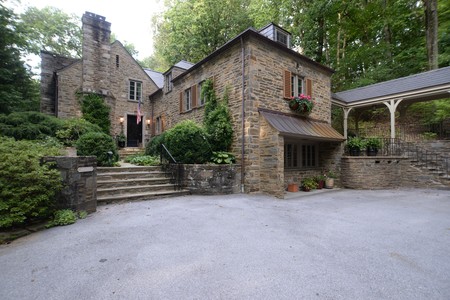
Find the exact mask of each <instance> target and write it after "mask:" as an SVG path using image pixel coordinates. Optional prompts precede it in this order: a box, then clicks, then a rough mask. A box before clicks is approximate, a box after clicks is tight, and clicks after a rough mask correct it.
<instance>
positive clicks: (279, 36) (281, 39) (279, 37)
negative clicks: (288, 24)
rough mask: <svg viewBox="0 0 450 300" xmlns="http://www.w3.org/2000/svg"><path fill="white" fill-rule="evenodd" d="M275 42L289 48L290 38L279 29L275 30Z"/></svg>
mask: <svg viewBox="0 0 450 300" xmlns="http://www.w3.org/2000/svg"><path fill="white" fill-rule="evenodd" d="M275 40H276V41H277V42H278V43H280V44H283V45H285V46H286V47H289V36H288V35H287V34H286V33H284V32H282V31H281V30H279V29H275Z"/></svg>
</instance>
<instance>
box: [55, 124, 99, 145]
mask: <svg viewBox="0 0 450 300" xmlns="http://www.w3.org/2000/svg"><path fill="white" fill-rule="evenodd" d="M101 131H102V129H101V128H100V127H99V126H98V125H97V124H92V123H91V122H88V121H86V120H85V119H79V118H72V119H67V120H64V122H63V124H62V128H61V129H60V130H58V131H56V137H57V138H58V140H60V141H61V142H62V143H63V144H64V145H66V146H73V145H74V144H75V142H76V141H77V140H78V139H79V138H80V136H82V135H83V134H85V133H88V132H101Z"/></svg>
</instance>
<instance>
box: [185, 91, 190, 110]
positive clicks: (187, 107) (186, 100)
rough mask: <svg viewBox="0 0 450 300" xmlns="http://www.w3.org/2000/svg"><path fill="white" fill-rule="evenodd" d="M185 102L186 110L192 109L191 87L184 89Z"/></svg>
mask: <svg viewBox="0 0 450 300" xmlns="http://www.w3.org/2000/svg"><path fill="white" fill-rule="evenodd" d="M184 104H185V107H184V109H185V111H188V110H191V109H192V92H191V89H190V88H189V89H187V90H185V91H184Z"/></svg>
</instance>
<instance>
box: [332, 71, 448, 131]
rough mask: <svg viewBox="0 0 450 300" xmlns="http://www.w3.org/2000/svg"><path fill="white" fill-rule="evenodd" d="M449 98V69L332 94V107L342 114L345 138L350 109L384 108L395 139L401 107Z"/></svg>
mask: <svg viewBox="0 0 450 300" xmlns="http://www.w3.org/2000/svg"><path fill="white" fill-rule="evenodd" d="M449 97H450V67H445V68H440V69H436V70H431V71H428V72H423V73H419V74H415V75H411V76H407V77H402V78H398V79H394V80H389V81H385V82H380V83H377V84H372V85H369V86H365V87H361V88H356V89H352V90H348V91H343V92H338V93H333V94H332V99H331V102H332V104H334V105H336V106H339V107H341V108H342V109H343V111H344V137H345V139H347V136H348V134H347V130H348V115H349V113H350V111H351V110H352V109H353V108H358V107H366V106H373V105H377V104H384V105H386V106H387V108H388V109H389V112H390V116H391V120H390V125H391V126H390V132H391V138H392V139H394V138H395V112H396V111H397V107H398V105H399V104H400V103H402V102H403V103H405V102H410V103H414V102H422V101H430V100H437V99H444V98H449Z"/></svg>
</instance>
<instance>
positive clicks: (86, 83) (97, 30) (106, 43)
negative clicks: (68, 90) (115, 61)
mask: <svg viewBox="0 0 450 300" xmlns="http://www.w3.org/2000/svg"><path fill="white" fill-rule="evenodd" d="M81 20H82V23H83V58H82V60H83V86H82V90H83V92H85V93H97V94H102V95H108V91H109V77H110V70H109V61H110V57H111V43H110V36H111V23H109V22H106V20H105V17H102V16H99V15H96V14H94V13H90V12H86V13H85V14H84V15H83V18H82V19H81Z"/></svg>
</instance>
